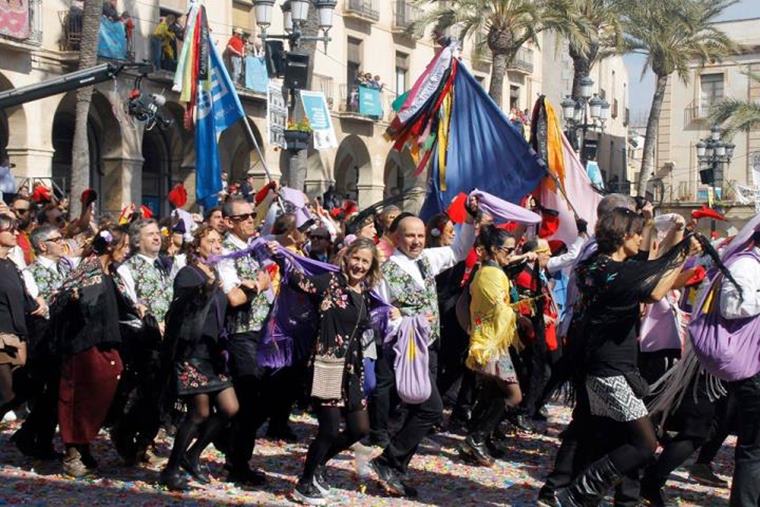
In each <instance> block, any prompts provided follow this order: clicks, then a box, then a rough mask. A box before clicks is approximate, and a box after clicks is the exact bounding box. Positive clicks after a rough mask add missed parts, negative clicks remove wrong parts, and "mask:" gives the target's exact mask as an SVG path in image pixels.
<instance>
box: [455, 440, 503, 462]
mask: <svg viewBox="0 0 760 507" xmlns="http://www.w3.org/2000/svg"><path fill="white" fill-rule="evenodd" d="M459 455H460V456H461V457H462V459H464V460H465V461H469V462H473V463H475V464H476V465H479V466H484V467H490V466H492V465H493V462H494V459H493V456H491V454H490V453H489V452H488V445H487V443H486V438H485V437H484V435H483V434H481V433H471V434H469V435H467V437H466V438H465V439H464V441H463V442H462V443H461V444H460V445H459Z"/></svg>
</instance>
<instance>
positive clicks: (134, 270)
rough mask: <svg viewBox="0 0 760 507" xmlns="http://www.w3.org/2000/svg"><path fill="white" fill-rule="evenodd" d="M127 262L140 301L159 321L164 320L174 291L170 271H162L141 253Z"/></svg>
mask: <svg viewBox="0 0 760 507" xmlns="http://www.w3.org/2000/svg"><path fill="white" fill-rule="evenodd" d="M125 264H126V265H127V267H128V268H129V272H130V273H131V274H132V279H133V280H134V281H135V292H136V293H137V299H138V301H139V302H140V303H141V304H143V305H145V306H146V307H147V308H148V311H149V313H151V314H153V316H154V317H155V318H156V320H157V321H158V322H163V321H164V317H166V312H167V311H168V310H169V304H170V303H171V302H172V293H173V287H172V280H171V277H170V276H169V274H168V272H167V273H162V272H161V271H160V270H159V269H158V268H157V267H156V266H155V265H154V264H153V262H151V261H148V260H147V259H145V258H143V257H142V256H140V255H133V256H132V257H130V258H129V259H127V261H126V262H125Z"/></svg>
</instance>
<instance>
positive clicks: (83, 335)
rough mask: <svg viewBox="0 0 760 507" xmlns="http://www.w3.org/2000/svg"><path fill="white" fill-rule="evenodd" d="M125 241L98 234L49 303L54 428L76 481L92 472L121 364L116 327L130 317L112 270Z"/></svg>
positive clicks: (115, 231)
mask: <svg viewBox="0 0 760 507" xmlns="http://www.w3.org/2000/svg"><path fill="white" fill-rule="evenodd" d="M128 248H129V236H128V235H127V233H126V232H124V231H123V230H122V229H119V228H111V229H102V230H100V231H99V232H98V233H97V234H96V235H95V237H94V238H93V240H92V244H91V246H90V248H89V251H88V252H85V256H84V258H83V259H82V261H81V262H80V263H79V265H78V266H77V268H76V269H75V270H73V271H72V273H71V275H70V276H69V277H68V278H67V279H66V281H65V282H64V283H63V285H62V286H61V288H60V290H59V291H58V292H57V293H56V294H55V296H54V297H53V300H52V303H51V306H50V316H51V326H52V328H53V330H54V331H55V333H56V336H55V341H56V346H57V348H58V349H59V351H60V353H61V354H62V355H63V360H62V365H61V383H60V387H59V395H58V396H59V397H58V423H59V425H60V428H61V439H62V440H63V443H64V444H65V445H66V455H65V456H64V458H63V471H64V473H65V474H66V475H70V476H73V477H82V476H83V475H85V474H87V473H88V470H91V469H93V468H96V467H97V462H96V461H95V459H94V457H93V456H92V454H91V453H90V442H92V440H93V439H94V438H95V437H96V436H97V434H98V431H100V427H101V425H102V424H103V422H104V420H105V418H106V415H107V413H108V409H109V408H110V406H111V402H112V400H113V397H114V394H115V393H116V388H117V385H118V383H119V378H120V376H121V372H122V362H121V357H120V356H119V352H118V347H119V346H120V344H121V331H120V329H119V321H121V320H127V319H128V316H129V314H130V313H134V308H132V307H131V304H130V303H129V301H128V300H127V299H126V298H125V297H123V296H122V290H120V289H119V288H117V287H118V286H120V285H122V283H121V280H120V279H119V276H118V274H117V273H116V265H117V264H119V263H121V262H123V261H124V258H125V257H126V254H127V252H128Z"/></svg>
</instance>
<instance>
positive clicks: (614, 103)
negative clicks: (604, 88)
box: [612, 99, 618, 118]
mask: <svg viewBox="0 0 760 507" xmlns="http://www.w3.org/2000/svg"><path fill="white" fill-rule="evenodd" d="M612 117H613V118H617V117H618V99H612Z"/></svg>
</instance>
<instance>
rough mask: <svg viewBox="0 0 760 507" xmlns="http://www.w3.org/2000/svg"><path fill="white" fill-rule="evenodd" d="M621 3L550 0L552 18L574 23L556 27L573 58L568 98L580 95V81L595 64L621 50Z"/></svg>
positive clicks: (616, 0)
mask: <svg viewBox="0 0 760 507" xmlns="http://www.w3.org/2000/svg"><path fill="white" fill-rule="evenodd" d="M622 6H623V0H550V2H549V4H548V6H547V7H548V10H549V11H551V12H552V13H553V17H554V18H556V19H562V18H564V19H566V20H568V23H569V24H572V25H574V26H573V29H568V26H560V27H558V28H559V32H560V34H561V35H563V36H564V37H565V38H567V39H568V52H569V54H570V58H572V60H573V88H572V92H571V97H580V94H581V90H580V86H581V85H580V81H581V79H582V78H584V77H585V76H588V75H589V72H590V71H591V68H592V67H593V66H594V64H595V63H597V62H598V61H600V60H603V59H604V58H606V57H608V56H611V55H613V54H615V53H617V52H619V51H620V50H622V48H623V41H624V39H623V24H622V22H621V14H622Z"/></svg>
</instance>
